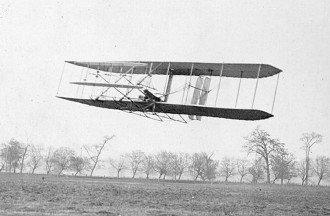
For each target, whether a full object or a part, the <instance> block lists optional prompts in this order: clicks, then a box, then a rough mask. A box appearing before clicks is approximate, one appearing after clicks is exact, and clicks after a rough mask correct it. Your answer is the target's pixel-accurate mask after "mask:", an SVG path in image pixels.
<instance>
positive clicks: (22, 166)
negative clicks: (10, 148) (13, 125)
mask: <svg viewBox="0 0 330 216" xmlns="http://www.w3.org/2000/svg"><path fill="white" fill-rule="evenodd" d="M29 146H30V145H29V144H26V146H25V147H23V146H22V148H23V150H22V156H21V161H20V165H21V169H20V173H23V168H24V161H25V157H26V155H27V152H28V148H29Z"/></svg>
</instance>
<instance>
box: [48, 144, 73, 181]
mask: <svg viewBox="0 0 330 216" xmlns="http://www.w3.org/2000/svg"><path fill="white" fill-rule="evenodd" d="M73 156H75V152H74V151H73V150H72V149H70V148H68V147H61V148H59V149H57V150H55V152H54V154H53V161H54V165H55V166H56V169H57V170H58V173H57V175H61V174H62V172H63V171H64V170H67V169H69V168H70V165H71V164H70V162H71V158H72V157H73Z"/></svg>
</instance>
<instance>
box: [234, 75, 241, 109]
mask: <svg viewBox="0 0 330 216" xmlns="http://www.w3.org/2000/svg"><path fill="white" fill-rule="evenodd" d="M242 77H243V71H241V78H240V79H239V84H238V90H237V96H236V102H235V108H236V107H237V101H238V96H239V91H240V89H241V82H242Z"/></svg>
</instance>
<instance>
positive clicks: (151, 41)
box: [0, 0, 330, 159]
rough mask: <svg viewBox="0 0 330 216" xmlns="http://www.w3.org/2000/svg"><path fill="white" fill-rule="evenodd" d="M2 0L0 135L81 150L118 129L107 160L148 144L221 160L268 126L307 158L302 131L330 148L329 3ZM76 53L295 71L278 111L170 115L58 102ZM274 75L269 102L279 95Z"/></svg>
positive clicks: (320, 149) (322, 148)
mask: <svg viewBox="0 0 330 216" xmlns="http://www.w3.org/2000/svg"><path fill="white" fill-rule="evenodd" d="M0 2H1V3H0V17H1V18H0V97H1V105H0V131H1V133H0V142H7V141H9V140H10V139H11V138H15V139H18V140H20V141H22V142H26V141H27V139H28V140H29V142H31V143H35V144H43V145H44V146H54V147H59V146H69V147H72V148H74V149H76V150H79V149H80V146H82V145H84V144H93V143H97V142H100V141H101V140H102V137H103V136H104V135H112V134H115V135H116V138H115V139H114V140H113V141H112V142H111V146H109V147H108V149H107V152H108V153H107V156H106V157H115V156H116V155H118V154H120V153H124V152H128V151H131V150H135V149H140V150H143V151H145V152H148V153H153V152H158V151H160V150H169V151H174V152H179V151H183V152H188V153H193V152H199V151H206V152H210V153H211V152H214V153H215V154H214V155H215V157H216V158H218V159H220V158H221V157H223V156H238V155H241V156H244V155H245V153H243V152H242V148H241V147H242V144H243V143H244V139H243V137H244V136H247V135H248V134H249V133H250V132H251V131H252V130H253V129H254V128H256V127H257V126H258V125H259V126H260V127H261V128H262V129H265V130H267V131H268V132H269V133H270V134H271V135H272V136H273V137H274V138H279V139H280V140H281V141H282V142H284V143H286V146H287V148H288V149H289V150H290V151H291V152H293V153H294V154H295V155H296V156H298V157H302V156H303V155H304V154H303V151H302V150H301V149H300V147H301V142H300V141H299V138H300V137H301V134H302V133H304V132H313V131H315V132H317V133H320V134H322V135H323V136H324V139H323V142H322V143H321V144H318V145H317V146H315V147H314V148H313V151H312V152H313V154H312V156H316V155H318V154H326V155H328V156H329V155H330V147H329V146H330V127H329V122H330V114H329V110H330V96H329V92H330V85H329V84H330V73H329V68H330V59H329V57H330V54H329V51H330V37H329V36H330V2H329V1H326V0H323V1H322V0H320V1H303V0H297V1H276V2H275V1H265V0H263V1H261V0H260V1H256V0H251V1H152V0H146V1H123V0H120V1H105V0H104V1H101V0H98V1H81V0H79V1H78V0H77V1H64V0H63V1H47V2H46V1H42V0H33V1H5V0H0ZM316 2H317V3H316ZM65 60H76V61H79V60H84V61H113V60H138V61H139V60H141V61H143V60H145V61H148V60H158V61H189V62H192V61H198V62H219V63H222V62H228V63H266V64H271V65H273V66H275V67H278V68H280V69H282V70H283V73H281V75H280V80H279V88H278V93H277V98H276V105H275V108H274V115H275V117H273V118H271V119H268V120H263V121H254V122H246V121H237V120H226V119H218V118H203V120H202V121H201V122H199V121H193V122H190V123H189V124H181V123H177V122H165V123H161V122H157V121H152V120H149V119H146V118H143V117H138V116H135V115H130V114H127V113H123V112H120V111H114V110H106V109H99V108H95V107H90V106H86V105H82V104H78V103H72V102H69V101H64V100H60V99H58V98H56V97H55V96H56V92H57V87H58V83H59V79H60V76H61V72H62V68H63V63H64V61H65ZM270 80H271V81H273V82H272V84H271V86H270V87H271V91H274V89H275V83H276V78H271V79H270ZM237 81H238V80H237V79H236V80H235V81H233V82H235V83H234V84H227V85H224V86H222V87H224V89H225V88H226V87H228V88H230V87H231V86H232V85H234V86H235V88H236V87H237ZM243 82H244V81H243ZM262 82H263V81H262V80H261V83H260V86H259V88H258V94H257V100H259V102H260V101H263V100H270V101H271V100H272V97H273V95H270V96H269V97H266V98H265V99H263V98H262V97H260V96H261V95H260V94H262V92H263V91H268V90H264V89H263V88H265V89H267V88H268V87H269V86H268V84H263V83H262ZM242 85H243V84H242ZM233 91H235V92H234V94H233V95H234V96H236V90H233ZM252 95H253V91H251V92H250V96H252ZM220 96H221V95H220ZM234 100H235V98H233V101H234ZM267 103H268V102H267ZM268 105H269V103H268ZM245 108H250V107H249V106H248V107H245ZM266 111H268V112H269V111H270V110H269V109H268V110H266Z"/></svg>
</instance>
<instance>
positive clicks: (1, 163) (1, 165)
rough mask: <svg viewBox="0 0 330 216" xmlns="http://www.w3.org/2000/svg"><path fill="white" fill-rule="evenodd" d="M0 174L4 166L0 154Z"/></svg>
mask: <svg viewBox="0 0 330 216" xmlns="http://www.w3.org/2000/svg"><path fill="white" fill-rule="evenodd" d="M0 158H1V160H0V172H2V170H4V169H5V164H6V161H5V160H4V159H3V158H2V156H1V154H0Z"/></svg>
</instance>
